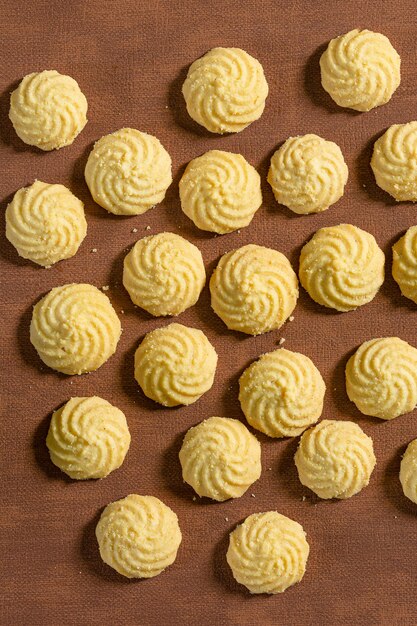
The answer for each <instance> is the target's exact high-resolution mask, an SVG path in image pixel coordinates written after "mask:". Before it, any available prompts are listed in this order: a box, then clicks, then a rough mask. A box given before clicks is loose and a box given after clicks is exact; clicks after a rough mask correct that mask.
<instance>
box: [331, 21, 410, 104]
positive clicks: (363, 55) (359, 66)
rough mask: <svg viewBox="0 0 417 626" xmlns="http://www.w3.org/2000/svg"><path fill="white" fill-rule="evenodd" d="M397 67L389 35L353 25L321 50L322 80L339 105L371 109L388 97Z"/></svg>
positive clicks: (395, 83) (396, 79)
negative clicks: (323, 50) (352, 27)
mask: <svg viewBox="0 0 417 626" xmlns="http://www.w3.org/2000/svg"><path fill="white" fill-rule="evenodd" d="M400 68H401V59H400V55H399V54H398V52H397V51H396V50H395V48H394V47H393V46H392V44H391V42H390V40H389V39H388V37H386V36H385V35H381V33H374V32H373V31H371V30H366V29H365V30H359V29H358V28H355V29H354V30H351V31H350V32H349V33H346V34H345V35H340V37H336V38H335V39H332V40H331V42H330V43H329V45H328V47H327V49H326V51H325V52H324V53H323V54H322V56H321V59H320V69H321V84H322V85H323V87H324V89H325V90H326V91H327V93H328V94H329V95H330V97H331V98H332V99H333V100H334V101H335V102H336V104H338V105H339V106H341V107H348V108H350V109H355V111H370V110H371V109H373V108H375V107H378V106H381V104H386V103H387V102H389V100H391V96H392V95H393V93H394V92H395V90H396V89H397V87H398V85H399V84H400V80H401V73H400Z"/></svg>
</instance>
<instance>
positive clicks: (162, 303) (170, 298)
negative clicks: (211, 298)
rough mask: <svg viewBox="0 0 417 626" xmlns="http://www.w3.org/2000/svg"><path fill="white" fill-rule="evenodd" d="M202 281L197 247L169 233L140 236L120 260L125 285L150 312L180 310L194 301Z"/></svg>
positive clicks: (133, 296) (204, 278) (202, 273)
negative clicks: (122, 264) (121, 260)
mask: <svg viewBox="0 0 417 626" xmlns="http://www.w3.org/2000/svg"><path fill="white" fill-rule="evenodd" d="M205 282H206V271H205V269H204V263H203V257H202V256H201V252H200V250H199V249H198V248H197V247H196V246H194V245H193V244H192V243H190V242H189V241H187V240H186V239H184V238H183V237H180V236H179V235H174V234H173V233H159V234H158V235H151V236H150V237H144V238H143V239H140V240H139V241H137V242H136V244H135V245H134V246H133V248H132V249H131V251H130V252H129V254H128V255H127V256H126V257H125V260H124V268H123V284H124V286H125V288H126V289H127V291H128V292H129V295H130V297H131V299H132V301H133V302H134V304H137V305H138V306H140V307H141V308H142V309H145V311H148V313H151V314H152V315H178V314H179V313H182V312H183V311H185V309H188V308H189V307H190V306H193V304H195V303H196V302H197V300H198V298H199V297H200V293H201V290H202V289H203V287H204V284H205Z"/></svg>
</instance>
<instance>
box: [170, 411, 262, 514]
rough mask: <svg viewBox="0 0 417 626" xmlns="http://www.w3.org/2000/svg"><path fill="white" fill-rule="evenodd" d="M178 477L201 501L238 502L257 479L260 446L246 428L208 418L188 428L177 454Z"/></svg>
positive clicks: (217, 418) (237, 422)
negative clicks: (178, 460) (179, 465)
mask: <svg viewBox="0 0 417 626" xmlns="http://www.w3.org/2000/svg"><path fill="white" fill-rule="evenodd" d="M179 457H180V462H181V467H182V477H183V479H184V481H185V482H186V483H188V484H189V485H191V487H192V488H193V489H194V491H195V492H196V493H197V494H198V495H199V496H200V497H201V496H206V497H207V498H212V499H213V500H217V501H219V502H223V501H224V500H228V499H229V498H240V496H243V494H244V493H245V492H246V491H247V489H248V488H249V487H250V486H251V485H252V484H253V483H254V482H255V481H256V480H258V478H259V477H260V475H261V470H262V467H261V446H260V444H259V442H258V440H257V439H256V437H254V435H252V434H251V433H250V432H249V431H248V429H247V428H246V426H244V425H243V424H242V422H239V421H238V420H235V419H229V418H227V417H210V418H209V419H206V420H204V422H201V423H200V424H198V425H197V426H194V427H193V428H190V430H189V431H188V432H187V434H186V435H185V437H184V441H183V444H182V447H181V450H180V454H179Z"/></svg>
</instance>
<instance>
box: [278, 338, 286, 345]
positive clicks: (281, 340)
mask: <svg viewBox="0 0 417 626" xmlns="http://www.w3.org/2000/svg"><path fill="white" fill-rule="evenodd" d="M284 343H285V338H284V337H281V339H280V340H279V341H278V345H279V346H282V345H283V344H284Z"/></svg>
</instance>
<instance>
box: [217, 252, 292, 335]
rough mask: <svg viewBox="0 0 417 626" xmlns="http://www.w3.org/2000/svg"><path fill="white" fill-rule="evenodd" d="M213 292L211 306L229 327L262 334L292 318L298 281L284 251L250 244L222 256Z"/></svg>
mask: <svg viewBox="0 0 417 626" xmlns="http://www.w3.org/2000/svg"><path fill="white" fill-rule="evenodd" d="M210 292H211V306H212V308H213V309H214V311H215V313H217V315H218V316H219V317H220V318H221V319H222V320H223V322H224V323H225V324H226V326H227V327H228V328H230V329H231V330H239V331H240V332H242V333H247V334H248V335H260V334H261V333H266V332H268V331H270V330H273V329H275V328H280V327H281V326H282V325H283V324H284V322H285V321H286V319H287V318H288V317H289V316H290V315H291V313H292V312H293V310H294V308H295V305H296V303H297V298H298V280H297V276H296V274H295V272H294V270H293V269H292V267H291V264H290V262H289V261H288V259H287V258H286V257H285V256H284V255H283V254H281V252H278V251H277V250H272V249H271V248H264V247H263V246H257V245H254V244H249V245H247V246H243V247H242V248H238V249H237V250H232V251H231V252H229V253H227V254H225V255H224V256H222V258H221V259H220V261H219V263H218V265H217V267H216V269H215V270H214V272H213V275H212V277H211V280H210Z"/></svg>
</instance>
